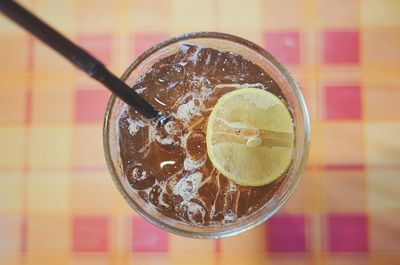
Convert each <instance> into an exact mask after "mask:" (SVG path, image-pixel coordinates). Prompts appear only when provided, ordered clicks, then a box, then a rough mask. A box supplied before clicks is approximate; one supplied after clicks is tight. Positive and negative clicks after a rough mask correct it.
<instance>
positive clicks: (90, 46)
mask: <svg viewBox="0 0 400 265" xmlns="http://www.w3.org/2000/svg"><path fill="white" fill-rule="evenodd" d="M111 41H112V39H111V36H109V35H81V36H79V37H78V43H79V44H80V45H82V47H83V48H85V49H86V50H88V51H89V52H90V53H91V54H92V55H93V56H95V57H96V58H97V59H99V60H100V61H101V62H102V63H104V64H105V65H110V63H111V52H112V47H111V43H112V42H111Z"/></svg>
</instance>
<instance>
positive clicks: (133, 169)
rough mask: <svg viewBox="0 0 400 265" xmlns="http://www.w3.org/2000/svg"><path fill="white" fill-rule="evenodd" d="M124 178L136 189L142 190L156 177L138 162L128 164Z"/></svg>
mask: <svg viewBox="0 0 400 265" xmlns="http://www.w3.org/2000/svg"><path fill="white" fill-rule="evenodd" d="M126 180H127V181H128V183H129V185H130V186H131V187H132V188H133V189H136V190H144V189H147V188H150V187H151V186H153V184H154V182H155V180H156V178H155V176H154V174H153V173H152V172H151V171H150V170H148V169H146V168H144V167H143V166H142V165H140V164H136V165H132V166H128V167H127V170H126Z"/></svg>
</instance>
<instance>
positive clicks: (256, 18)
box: [216, 0, 263, 35]
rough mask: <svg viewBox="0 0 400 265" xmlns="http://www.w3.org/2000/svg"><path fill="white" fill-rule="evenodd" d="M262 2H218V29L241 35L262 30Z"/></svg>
mask: <svg viewBox="0 0 400 265" xmlns="http://www.w3.org/2000/svg"><path fill="white" fill-rule="evenodd" d="M261 7H262V5H261V1H259V0H253V1H242V0H220V1H217V8H216V11H217V14H216V18H217V29H218V31H221V32H228V33H233V34H237V35H241V34H242V33H243V32H260V31H261V30H262V16H263V10H262V8H261Z"/></svg>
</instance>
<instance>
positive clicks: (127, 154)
mask: <svg viewBox="0 0 400 265" xmlns="http://www.w3.org/2000/svg"><path fill="white" fill-rule="evenodd" d="M241 87H257V88H260V89H266V90H268V91H270V92H272V93H274V94H275V95H277V96H280V97H282V95H281V94H280V89H279V87H278V85H277V84H276V82H275V81H273V80H272V78H271V77H270V76H268V75H267V74H266V73H265V72H264V71H263V70H262V69H261V68H260V67H258V66H257V65H255V64H253V63H252V62H250V61H248V60H246V59H244V58H243V57H241V56H239V55H236V54H232V53H228V52H222V51H218V50H214V49H211V48H205V47H197V46H192V45H190V44H185V45H182V46H181V48H180V51H179V52H178V53H176V54H174V55H172V56H170V57H167V58H164V59H162V60H161V61H159V62H157V63H156V64H155V65H154V66H153V67H152V68H151V69H150V70H149V71H148V72H147V73H146V74H145V75H144V76H142V77H141V78H140V79H139V80H137V81H136V83H135V85H134V86H133V89H134V90H135V91H136V92H138V93H139V94H141V96H143V97H144V98H145V99H146V100H148V101H149V102H150V103H151V104H152V105H153V106H155V107H156V108H157V109H160V110H162V111H164V112H166V113H169V114H170V115H171V116H172V117H173V118H172V119H171V120H170V121H168V122H167V123H166V124H165V125H164V126H161V127H158V126H157V123H156V122H154V121H149V120H146V119H145V118H143V117H142V116H141V115H140V114H138V113H137V112H136V111H135V110H134V109H131V108H129V107H128V106H127V105H124V107H123V108H122V110H121V113H120V116H119V121H118V126H119V128H118V130H119V148H120V155H121V160H122V167H123V171H124V174H125V181H126V183H128V184H129V185H128V186H129V187H130V188H131V189H132V191H133V192H135V193H137V194H138V195H139V196H140V197H141V199H142V200H144V201H145V202H146V203H147V204H148V205H149V207H153V208H154V209H156V210H157V211H159V212H160V213H162V214H163V215H165V216H167V217H169V218H172V219H175V220H177V221H182V222H184V223H188V224H190V225H195V226H209V225H220V224H223V223H226V222H231V221H233V220H236V219H239V218H243V217H245V216H247V215H249V214H251V213H252V212H254V211H256V210H257V209H258V208H260V207H261V206H262V205H264V204H265V203H266V202H267V201H268V200H270V199H271V198H272V196H273V194H274V192H275V190H276V189H277V188H278V187H279V186H280V185H281V184H282V180H283V179H284V177H281V178H279V179H278V180H276V181H274V182H272V183H270V184H268V185H264V186H260V187H246V186H241V185H238V184H236V183H234V182H233V181H231V180H229V179H228V178H226V177H225V176H223V175H222V174H220V173H219V172H218V171H217V170H216V169H215V168H214V167H213V165H212V163H211V162H210V160H209V158H208V157H207V150H206V143H205V132H206V127H207V118H208V116H209V115H210V113H211V110H212V107H213V106H214V105H215V104H216V102H217V101H218V98H220V97H221V96H222V95H224V94H225V93H227V92H230V91H232V90H235V89H240V88H241Z"/></svg>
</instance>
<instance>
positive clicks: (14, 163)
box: [0, 127, 26, 169]
mask: <svg viewBox="0 0 400 265" xmlns="http://www.w3.org/2000/svg"><path fill="white" fill-rule="evenodd" d="M0 150H1V153H2V154H3V155H2V156H1V159H0V168H1V169H19V168H21V167H22V166H23V165H24V163H25V157H24V152H25V150H26V137H25V129H24V128H22V127H1V128H0Z"/></svg>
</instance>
